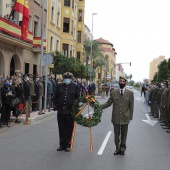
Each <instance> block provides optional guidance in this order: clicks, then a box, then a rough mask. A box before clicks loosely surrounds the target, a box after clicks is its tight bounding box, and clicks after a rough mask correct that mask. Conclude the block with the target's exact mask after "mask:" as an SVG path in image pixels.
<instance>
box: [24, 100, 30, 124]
mask: <svg viewBox="0 0 170 170" xmlns="http://www.w3.org/2000/svg"><path fill="white" fill-rule="evenodd" d="M28 112H29V111H28V100H27V101H26V113H25V122H23V124H24V125H30V124H31V122H29V121H28Z"/></svg>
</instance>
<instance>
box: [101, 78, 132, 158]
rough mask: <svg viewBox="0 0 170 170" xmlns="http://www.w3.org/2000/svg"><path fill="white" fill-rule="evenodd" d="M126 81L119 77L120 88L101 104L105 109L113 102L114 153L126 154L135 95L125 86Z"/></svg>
mask: <svg viewBox="0 0 170 170" xmlns="http://www.w3.org/2000/svg"><path fill="white" fill-rule="evenodd" d="M126 82H127V80H126V78H124V77H122V76H121V77H119V89H115V90H113V91H112V92H111V95H110V98H109V99H108V101H107V102H106V103H104V104H102V105H101V108H102V109H105V108H107V107H109V106H111V105H112V104H113V106H112V107H113V109H112V123H113V126H114V134H115V145H116V151H115V152H114V155H124V154H125V150H126V138H127V132H128V124H129V122H130V120H132V118H133V110H134V95H133V92H132V91H130V90H128V89H126V88H125V85H126Z"/></svg>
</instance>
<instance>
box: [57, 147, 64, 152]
mask: <svg viewBox="0 0 170 170" xmlns="http://www.w3.org/2000/svg"><path fill="white" fill-rule="evenodd" d="M64 149H65V147H64V146H60V147H59V148H58V149H57V151H63V150H64Z"/></svg>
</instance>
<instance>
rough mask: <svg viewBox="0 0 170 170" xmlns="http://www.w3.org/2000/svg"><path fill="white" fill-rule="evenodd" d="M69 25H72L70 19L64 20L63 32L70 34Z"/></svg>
mask: <svg viewBox="0 0 170 170" xmlns="http://www.w3.org/2000/svg"><path fill="white" fill-rule="evenodd" d="M69 24H70V19H69V18H64V23H63V32H67V33H69Z"/></svg>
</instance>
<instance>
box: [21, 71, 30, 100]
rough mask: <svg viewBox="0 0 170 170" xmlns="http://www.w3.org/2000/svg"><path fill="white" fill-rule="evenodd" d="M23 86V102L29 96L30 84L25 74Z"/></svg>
mask: <svg viewBox="0 0 170 170" xmlns="http://www.w3.org/2000/svg"><path fill="white" fill-rule="evenodd" d="M23 88H24V102H26V101H27V100H28V97H29V96H30V86H29V77H28V75H27V74H25V75H24V76H23Z"/></svg>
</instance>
